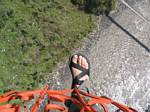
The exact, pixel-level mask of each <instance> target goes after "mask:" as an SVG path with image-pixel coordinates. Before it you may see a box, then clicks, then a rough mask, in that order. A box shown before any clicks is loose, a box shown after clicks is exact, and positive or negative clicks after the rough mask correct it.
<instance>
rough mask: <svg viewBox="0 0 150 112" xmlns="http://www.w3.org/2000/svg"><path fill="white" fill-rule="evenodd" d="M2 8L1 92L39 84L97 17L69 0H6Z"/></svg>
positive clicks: (77, 43) (75, 44)
mask: <svg viewBox="0 0 150 112" xmlns="http://www.w3.org/2000/svg"><path fill="white" fill-rule="evenodd" d="M0 9H1V10H0V94H1V93H4V92H7V91H9V90H12V89H17V90H30V89H33V88H37V87H38V86H39V84H40V83H41V82H42V81H43V79H44V77H46V76H47V75H48V74H49V73H50V72H52V70H53V69H54V68H55V67H56V65H57V63H58V62H60V61H62V60H64V58H65V57H67V56H69V54H70V53H71V51H72V50H73V49H74V48H76V47H77V46H79V45H80V41H81V40H82V39H83V38H84V37H85V36H86V34H87V33H88V32H90V31H91V29H92V28H93V27H94V21H95V20H96V17H95V16H94V15H90V14H85V13H84V12H82V11H79V10H78V9H77V8H76V7H75V6H74V5H72V4H71V2H70V0H51V2H50V1H49V0H5V1H0Z"/></svg>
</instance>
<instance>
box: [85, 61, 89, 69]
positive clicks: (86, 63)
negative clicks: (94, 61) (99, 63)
mask: <svg viewBox="0 0 150 112" xmlns="http://www.w3.org/2000/svg"><path fill="white" fill-rule="evenodd" d="M84 66H85V68H86V69H88V68H89V64H88V62H87V60H86V59H85V60H84Z"/></svg>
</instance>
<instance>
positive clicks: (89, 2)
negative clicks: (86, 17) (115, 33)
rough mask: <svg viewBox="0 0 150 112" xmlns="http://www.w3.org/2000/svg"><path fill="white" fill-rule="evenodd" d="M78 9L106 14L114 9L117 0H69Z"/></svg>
mask: <svg viewBox="0 0 150 112" xmlns="http://www.w3.org/2000/svg"><path fill="white" fill-rule="evenodd" d="M71 1H72V3H73V4H75V5H77V6H78V7H79V9H84V10H85V11H86V12H90V13H94V14H104V13H105V14H108V13H109V12H110V11H111V10H113V9H115V7H116V3H117V0H71Z"/></svg>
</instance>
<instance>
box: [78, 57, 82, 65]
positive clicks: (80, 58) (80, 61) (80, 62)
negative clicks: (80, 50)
mask: <svg viewBox="0 0 150 112" xmlns="http://www.w3.org/2000/svg"><path fill="white" fill-rule="evenodd" d="M78 62H79V65H80V66H81V65H82V56H79V61H78Z"/></svg>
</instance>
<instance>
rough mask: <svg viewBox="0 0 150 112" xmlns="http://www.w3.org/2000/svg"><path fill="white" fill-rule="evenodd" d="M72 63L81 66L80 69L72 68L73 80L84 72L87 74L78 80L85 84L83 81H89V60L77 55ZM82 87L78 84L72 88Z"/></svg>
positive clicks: (73, 57) (72, 59)
mask: <svg viewBox="0 0 150 112" xmlns="http://www.w3.org/2000/svg"><path fill="white" fill-rule="evenodd" d="M71 61H72V62H73V63H75V64H76V65H78V66H79V67H76V66H75V67H74V66H71V67H70V69H71V73H72V77H73V80H74V79H76V78H77V77H78V76H79V75H81V74H82V72H85V74H84V73H83V74H82V77H81V78H79V79H78V80H79V81H81V82H83V81H85V80H87V79H89V74H88V72H87V71H89V63H88V61H87V59H86V58H85V57H84V56H82V55H78V54H77V55H73V56H72V58H71ZM80 68H81V69H80ZM82 68H83V69H82ZM86 73H87V74H86ZM80 85H81V84H78V83H77V84H73V86H72V88H74V86H76V87H77V88H79V86H80Z"/></svg>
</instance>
